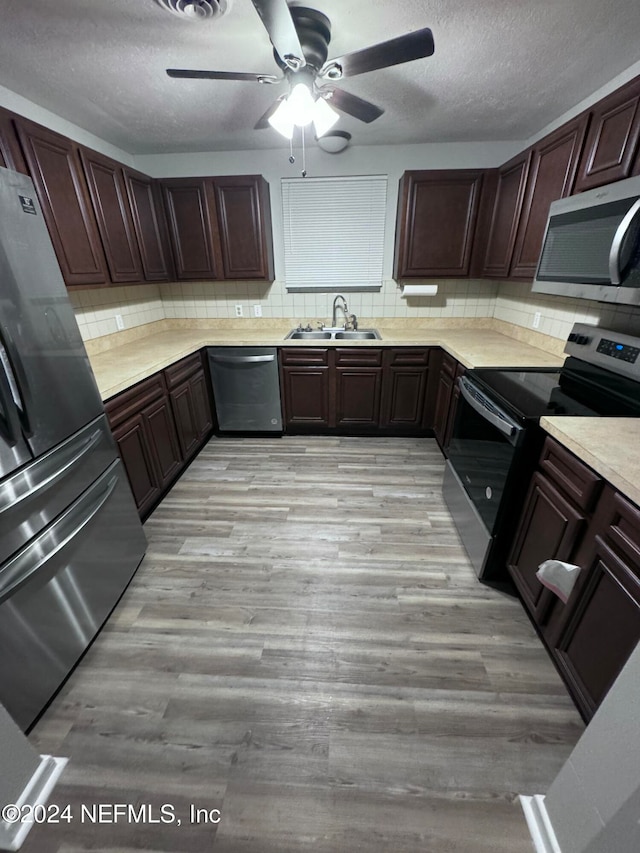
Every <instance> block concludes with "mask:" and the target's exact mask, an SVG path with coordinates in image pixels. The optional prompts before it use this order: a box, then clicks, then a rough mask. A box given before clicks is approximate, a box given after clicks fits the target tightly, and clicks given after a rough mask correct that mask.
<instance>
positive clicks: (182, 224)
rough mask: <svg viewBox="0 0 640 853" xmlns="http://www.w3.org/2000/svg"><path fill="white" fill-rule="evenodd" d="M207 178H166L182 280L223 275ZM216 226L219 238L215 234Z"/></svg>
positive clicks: (175, 255)
mask: <svg viewBox="0 0 640 853" xmlns="http://www.w3.org/2000/svg"><path fill="white" fill-rule="evenodd" d="M207 184H208V181H207V179H206V178H169V179H167V180H163V181H162V188H163V192H164V200H165V205H166V210H167V220H168V225H169V234H170V237H171V245H172V247H173V258H174V261H175V268H176V278H177V279H179V280H181V281H189V280H199V279H215V278H219V277H220V273H219V270H220V263H218V262H217V258H216V255H217V251H216V248H217V247H216V246H215V244H214V239H216V240H217V223H216V221H215V218H213V217H212V215H211V214H212V210H211V205H210V201H209V198H208V194H209V191H208V187H207ZM214 229H215V237H214Z"/></svg>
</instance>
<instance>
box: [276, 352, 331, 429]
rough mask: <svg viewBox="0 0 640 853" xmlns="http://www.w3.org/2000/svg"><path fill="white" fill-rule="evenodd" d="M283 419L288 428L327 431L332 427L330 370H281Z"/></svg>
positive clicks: (301, 367)
mask: <svg viewBox="0 0 640 853" xmlns="http://www.w3.org/2000/svg"><path fill="white" fill-rule="evenodd" d="M282 393H283V397H284V419H285V428H287V429H291V428H293V429H300V428H302V429H306V430H309V429H326V428H327V427H329V426H330V425H331V424H330V405H329V368H328V367H313V366H309V367H305V366H304V365H301V366H300V367H293V366H291V367H289V366H286V365H285V366H283V368H282Z"/></svg>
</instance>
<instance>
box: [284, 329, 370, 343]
mask: <svg viewBox="0 0 640 853" xmlns="http://www.w3.org/2000/svg"><path fill="white" fill-rule="evenodd" d="M331 340H334V341H379V340H381V337H380V332H379V331H378V330H377V329H359V330H358V331H357V332H346V331H344V330H341V329H340V330H338V329H331V330H330V331H317V332H305V331H301V330H300V329H293V330H292V331H291V332H289V334H288V335H287V336H286V338H285V341H331Z"/></svg>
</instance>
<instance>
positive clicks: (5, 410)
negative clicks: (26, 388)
mask: <svg viewBox="0 0 640 853" xmlns="http://www.w3.org/2000/svg"><path fill="white" fill-rule="evenodd" d="M3 355H4V353H3V350H2V345H1V344H0V406H1V408H2V411H0V435H1V436H2V438H4V440H5V441H6V442H7V444H8V445H9V446H11V447H13V445H14V444H17V442H18V440H19V439H20V437H21V435H20V417H19V415H18V409H17V408H16V404H15V400H14V399H13V394H12V392H11V384H10V382H9V377H8V376H7V373H6V370H5V361H4V358H3Z"/></svg>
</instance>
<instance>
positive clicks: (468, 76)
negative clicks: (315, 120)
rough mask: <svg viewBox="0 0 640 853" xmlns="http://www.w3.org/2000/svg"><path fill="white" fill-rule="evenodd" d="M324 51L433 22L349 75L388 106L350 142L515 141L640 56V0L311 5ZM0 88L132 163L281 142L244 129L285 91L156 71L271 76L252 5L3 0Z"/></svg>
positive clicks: (244, 0) (394, 0) (314, 0)
mask: <svg viewBox="0 0 640 853" xmlns="http://www.w3.org/2000/svg"><path fill="white" fill-rule="evenodd" d="M298 5H309V6H313V7H314V8H318V9H320V10H321V11H323V12H324V13H325V14H327V15H328V16H329V18H330V19H331V21H332V42H331V45H330V48H329V57H331V56H335V55H340V54H342V53H345V52H347V51H352V50H357V49H359V48H362V47H368V46H369V45H371V44H375V43H377V42H379V41H384V40H386V39H389V38H393V37H394V36H397V35H401V34H403V33H405V32H408V31H411V30H415V29H419V28H420V27H424V26H429V27H431V29H432V30H433V33H434V39H435V45H436V51H435V54H434V56H433V57H431V58H428V59H422V60H418V61H416V62H412V63H408V64H406V65H402V66H397V67H395V68H388V69H383V70H380V71H375V72H371V73H369V74H365V75H362V76H359V77H354V78H351V79H349V80H345V81H343V82H342V83H341V85H342V87H343V88H345V89H348V90H349V91H351V92H353V93H354V94H356V95H359V96H361V97H363V98H366V99H368V100H371V101H373V102H374V103H376V104H378V105H380V106H382V107H384V108H385V110H386V112H385V114H384V115H383V116H382V117H381V118H379V119H378V120H377V121H376V122H374V123H372V124H370V125H365V124H363V123H361V122H358V121H356V120H355V119H352V118H350V117H344V118H341V120H340V122H339V123H338V125H337V126H336V127H338V128H342V129H344V130H349V131H350V132H351V133H352V134H353V137H354V139H353V141H354V143H357V144H360V145H369V144H392V143H421V142H444V141H483V140H510V139H513V140H520V139H526V138H528V137H529V136H531V135H532V134H534V133H536V132H537V131H538V130H540V129H541V128H542V127H544V126H545V125H546V124H547V123H549V122H550V121H552V120H554V119H555V118H557V117H558V116H559V115H561V114H562V113H564V112H565V111H566V110H568V109H570V108H571V107H573V106H574V105H575V104H577V103H578V102H579V101H580V100H582V99H583V98H585V97H587V96H589V95H590V94H591V93H592V92H594V91H595V90H596V89H598V88H599V87H600V86H602V85H604V84H605V83H607V82H608V81H609V80H611V79H612V78H613V77H615V76H616V75H617V74H618V73H620V72H621V71H624V70H625V69H627V68H628V67H629V66H631V65H632V64H633V63H634V62H636V61H637V60H638V58H639V49H638V48H639V44H640V2H638V0H608V2H603V0H456V2H453V0H385V2H381V0H348V1H347V0H308V2H307V3H306V4H298ZM0 20H1V21H2V24H1V26H0V84H2V85H4V86H6V87H7V88H8V89H11V90H12V91H14V92H17V93H18V94H20V95H22V96H24V97H26V98H28V99H30V100H31V101H33V102H35V103H36V104H39V105H41V106H44V107H46V108H47V109H49V110H51V111H52V112H54V113H56V114H58V115H60V116H62V117H63V118H66V119H68V120H69V121H71V122H74V123H75V124H77V125H79V126H80V127H82V128H84V129H86V130H88V131H90V132H91V133H94V134H95V135H96V136H99V137H100V138H102V139H104V140H106V141H108V142H111V143H112V144H114V145H117V146H118V147H119V148H121V149H123V150H125V151H128V152H130V153H132V154H143V153H154V152H157V153H161V152H188V151H216V150H217V151H220V150H234V149H254V148H255V149H258V148H275V147H282V144H283V140H282V138H281V137H280V136H278V134H277V133H276V132H275V131H274V130H272V129H270V128H269V129H268V130H262V131H254V130H253V125H254V124H255V122H256V120H257V119H258V118H259V117H260V116H261V115H262V113H263V112H264V111H265V110H266V108H267V107H268V106H269V104H270V103H271V101H272V100H274V99H275V97H276V96H277V95H278V94H279V93H280V92H281V91H284V89H282V88H278V89H276V88H275V87H273V86H271V87H270V86H262V85H260V84H257V83H243V82H228V81H207V80H172V79H170V78H168V77H167V76H166V74H165V68H168V67H179V68H195V69H215V70H218V71H255V72H262V73H274V72H275V73H277V70H276V66H275V63H274V61H273V55H272V50H271V46H270V43H269V39H268V37H267V35H266V31H265V30H264V28H263V26H262V23H261V21H260V18H259V17H258V15H257V13H256V11H255V9H254V7H253V4H252V3H251V2H250V0H232V3H231V8H230V11H229V12H228V13H227V14H226V15H225V16H224V17H222V18H220V19H218V20H212V21H207V22H204V23H200V22H191V21H184V20H181V19H179V18H176V17H175V16H173V15H172V14H171V13H169V12H167V11H165V10H163V9H162V8H161V7H160V6H159V5H157V3H156V2H155V0H0Z"/></svg>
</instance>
